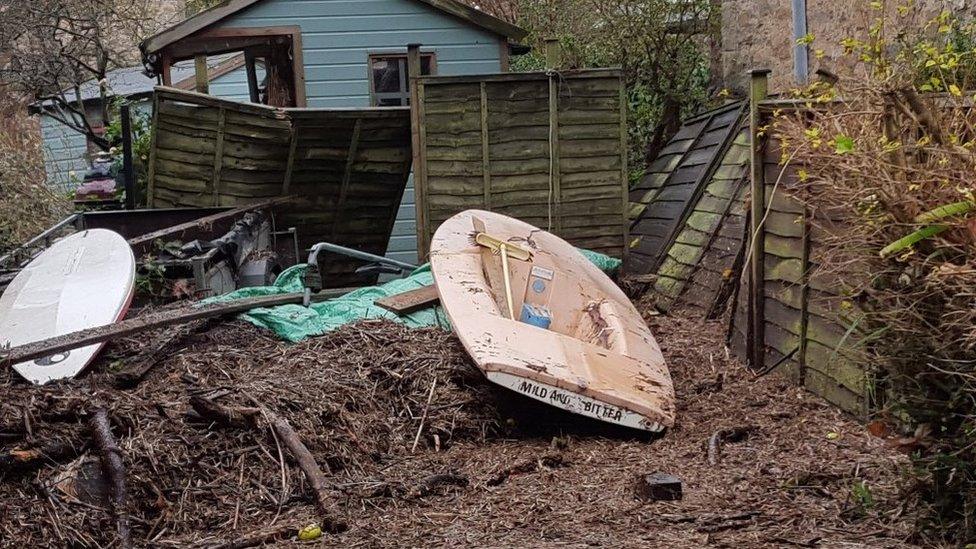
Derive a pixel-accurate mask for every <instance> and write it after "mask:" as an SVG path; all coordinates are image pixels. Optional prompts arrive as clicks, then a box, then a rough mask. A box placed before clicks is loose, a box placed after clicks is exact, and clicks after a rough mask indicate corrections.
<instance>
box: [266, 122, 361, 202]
mask: <svg viewBox="0 0 976 549" xmlns="http://www.w3.org/2000/svg"><path fill="white" fill-rule="evenodd" d="M356 123H357V124H358V123H359V121H358V120H357V121H356ZM298 127H299V123H298V122H297V121H296V120H292V121H291V128H290V130H289V132H288V158H287V159H286V160H285V177H284V179H283V180H282V181H281V194H282V195H287V194H288V193H289V192H291V178H292V176H293V175H294V173H295V151H297V150H298Z"/></svg>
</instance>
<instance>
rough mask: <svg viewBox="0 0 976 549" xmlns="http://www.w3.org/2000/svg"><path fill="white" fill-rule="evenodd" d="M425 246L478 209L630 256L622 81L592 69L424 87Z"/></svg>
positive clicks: (421, 234)
mask: <svg viewBox="0 0 976 549" xmlns="http://www.w3.org/2000/svg"><path fill="white" fill-rule="evenodd" d="M418 96H419V97H420V98H421V99H420V101H419V106H418V110H419V116H420V128H419V133H420V147H421V154H420V155H419V156H420V158H421V159H422V160H421V161H422V162H423V169H421V170H418V173H419V174H420V179H421V180H420V181H418V185H417V189H418V199H417V204H418V207H419V208H421V210H422V211H421V212H420V215H418V219H420V220H421V222H420V223H418V227H417V229H418V243H419V246H420V249H421V255H422V256H423V255H426V253H427V245H428V243H429V242H430V238H431V236H432V235H433V232H434V231H435V230H436V229H437V227H438V225H440V223H442V222H443V221H444V220H446V219H447V218H449V217H451V216H452V215H454V214H456V213H458V212H460V211H463V210H466V209H471V208H478V209H487V210H491V211H495V212H499V213H503V214H505V215H510V216H512V217H516V218H519V219H521V220H523V221H525V222H527V223H531V224H533V225H536V226H538V227H541V228H545V229H550V230H552V231H553V232H554V233H555V234H558V235H560V236H562V237H563V238H565V239H566V240H568V241H569V242H572V243H573V244H575V245H577V246H580V247H583V248H589V249H593V250H596V251H600V252H603V253H607V254H609V255H613V256H616V257H623V255H624V254H625V253H626V246H625V243H626V241H627V223H626V213H625V202H626V191H627V189H626V186H627V143H626V102H625V100H624V97H623V87H622V85H621V80H620V73H619V71H616V70H587V71H572V72H565V73H557V74H553V75H552V76H549V75H547V74H546V73H517V74H504V75H489V76H472V77H424V78H421V79H420V80H419V82H418Z"/></svg>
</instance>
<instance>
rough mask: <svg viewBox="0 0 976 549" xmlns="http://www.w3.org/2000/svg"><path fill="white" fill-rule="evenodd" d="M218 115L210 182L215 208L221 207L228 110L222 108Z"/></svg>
mask: <svg viewBox="0 0 976 549" xmlns="http://www.w3.org/2000/svg"><path fill="white" fill-rule="evenodd" d="M217 113H218V114H217V143H216V145H214V163H213V176H212V178H211V180H210V191H211V193H212V194H211V196H212V197H213V198H212V200H213V205H214V206H220V173H221V171H223V167H224V127H225V126H226V125H227V109H225V108H223V107H221V108H220V110H218V111H217Z"/></svg>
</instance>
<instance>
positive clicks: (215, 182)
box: [204, 57, 227, 206]
mask: <svg viewBox="0 0 976 549" xmlns="http://www.w3.org/2000/svg"><path fill="white" fill-rule="evenodd" d="M204 61H206V57H204ZM226 122H227V110H226V109H225V108H224V107H221V108H220V111H219V112H218V114H217V145H216V147H215V148H214V163H213V178H212V179H211V180H210V185H211V189H210V190H211V192H212V193H213V205H214V206H220V172H221V170H223V164H224V124H226Z"/></svg>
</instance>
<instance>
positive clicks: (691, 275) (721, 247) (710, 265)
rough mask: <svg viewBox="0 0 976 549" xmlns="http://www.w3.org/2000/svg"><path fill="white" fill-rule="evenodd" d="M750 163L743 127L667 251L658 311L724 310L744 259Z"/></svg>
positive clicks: (658, 280) (659, 273) (660, 277)
mask: <svg viewBox="0 0 976 549" xmlns="http://www.w3.org/2000/svg"><path fill="white" fill-rule="evenodd" d="M748 163H749V132H748V128H744V127H743V128H740V129H739V131H738V132H737V133H736V134H735V137H734V139H732V141H731V144H730V145H729V147H728V150H727V151H726V153H725V155H724V156H722V157H721V159H720V160H719V162H718V165H717V167H716V169H715V170H714V172H712V175H711V177H710V179H709V180H708V181H706V185H705V188H704V189H703V190H702V192H701V194H700V196H699V198H698V200H697V201H693V202H692V203H691V204H690V206H689V207H690V210H691V213H690V214H689V215H688V217H687V218H686V219H685V222H684V224H683V225H680V226H679V228H678V234H677V236H676V237H675V238H674V241H673V242H672V243H671V245H670V246H668V247H667V248H666V249H665V251H664V254H663V259H662V261H661V263H660V266H659V267H658V269H657V278H656V280H655V282H654V288H653V289H654V293H655V299H654V304H655V306H656V307H657V308H658V309H659V310H661V311H667V310H669V309H671V308H673V307H676V306H679V305H680V306H687V307H692V308H695V309H697V310H698V311H699V312H700V313H701V314H703V315H704V316H706V317H712V316H715V315H716V314H718V313H720V312H721V311H723V310H724V303H725V301H726V300H727V299H728V297H729V296H730V295H731V291H732V287H733V285H734V283H735V276H734V273H735V272H736V271H737V270H738V269H739V268H741V264H742V260H743V254H742V251H743V248H742V243H743V241H744V240H745V238H746V234H745V232H746V230H747V225H748V224H747V223H746V219H747V209H748V208H747V203H746V197H747V195H748V190H749V188H748V187H749V185H748V169H747V168H748ZM635 255H636V254H635Z"/></svg>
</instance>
